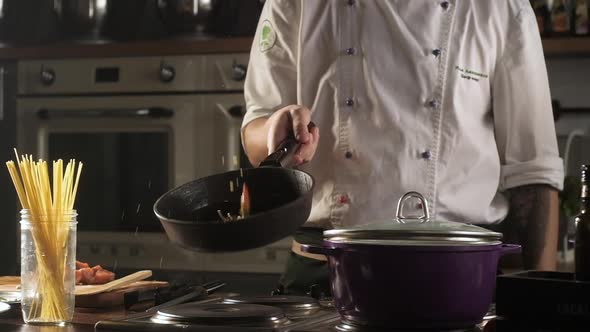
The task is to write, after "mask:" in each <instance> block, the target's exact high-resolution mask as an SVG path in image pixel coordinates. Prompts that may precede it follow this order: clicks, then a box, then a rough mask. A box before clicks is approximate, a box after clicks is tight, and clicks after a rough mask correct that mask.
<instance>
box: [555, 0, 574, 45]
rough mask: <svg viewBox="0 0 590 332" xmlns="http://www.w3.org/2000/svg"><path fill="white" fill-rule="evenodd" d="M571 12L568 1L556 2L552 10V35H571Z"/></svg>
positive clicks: (560, 0)
mask: <svg viewBox="0 0 590 332" xmlns="http://www.w3.org/2000/svg"><path fill="white" fill-rule="evenodd" d="M570 29H571V26H570V11H569V9H568V1H567V0H554V1H553V8H552V9H551V34H552V35H555V36H561V35H568V34H570Z"/></svg>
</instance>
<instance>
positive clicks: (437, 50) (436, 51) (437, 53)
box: [432, 48, 442, 57]
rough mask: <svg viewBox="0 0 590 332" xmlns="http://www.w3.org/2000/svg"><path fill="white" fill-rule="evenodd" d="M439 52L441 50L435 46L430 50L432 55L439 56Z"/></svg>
mask: <svg viewBox="0 0 590 332" xmlns="http://www.w3.org/2000/svg"><path fill="white" fill-rule="evenodd" d="M441 53H442V51H441V50H440V48H435V49H434V50H432V55H434V56H435V57H439V56H440V54H441Z"/></svg>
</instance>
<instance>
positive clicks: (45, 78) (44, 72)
mask: <svg viewBox="0 0 590 332" xmlns="http://www.w3.org/2000/svg"><path fill="white" fill-rule="evenodd" d="M39 80H40V81H41V84H43V85H46V86H49V85H51V84H53V82H55V71H54V70H53V69H51V68H46V67H41V72H40V73H39Z"/></svg>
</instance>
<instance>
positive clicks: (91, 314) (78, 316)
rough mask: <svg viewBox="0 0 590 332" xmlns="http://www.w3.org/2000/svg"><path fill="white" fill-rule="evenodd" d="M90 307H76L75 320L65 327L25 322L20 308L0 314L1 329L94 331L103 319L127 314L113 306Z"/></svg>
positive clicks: (7, 331) (67, 331)
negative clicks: (97, 308)
mask: <svg viewBox="0 0 590 332" xmlns="http://www.w3.org/2000/svg"><path fill="white" fill-rule="evenodd" d="M88 310H90V309H80V308H76V312H75V314H74V321H73V323H72V324H68V325H66V326H63V327H57V326H35V325H26V324H24V323H23V320H22V317H21V313H20V310H19V311H15V312H12V311H11V312H8V313H7V314H2V315H0V331H2V332H13V331H14V332H16V331H19V332H91V331H94V324H95V323H96V322H97V321H99V320H103V319H109V318H115V317H122V316H125V315H126V314H127V312H126V311H125V309H123V308H122V307H120V308H112V309H106V310H95V309H92V311H88Z"/></svg>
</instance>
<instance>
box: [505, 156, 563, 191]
mask: <svg viewBox="0 0 590 332" xmlns="http://www.w3.org/2000/svg"><path fill="white" fill-rule="evenodd" d="M563 176H564V170H563V159H561V158H559V157H555V158H544V159H535V160H531V161H527V162H522V163H515V164H511V165H503V166H502V167H501V170H500V190H501V191H504V190H506V189H510V188H514V187H519V186H524V185H530V184H547V185H550V186H552V187H554V188H555V189H557V190H563Z"/></svg>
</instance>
